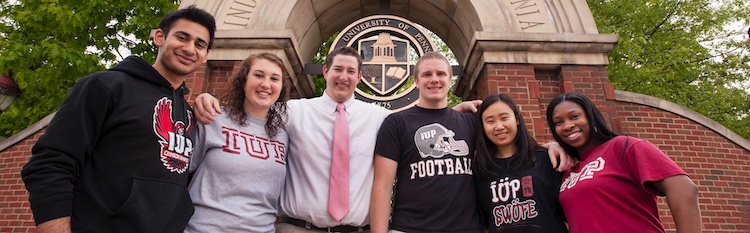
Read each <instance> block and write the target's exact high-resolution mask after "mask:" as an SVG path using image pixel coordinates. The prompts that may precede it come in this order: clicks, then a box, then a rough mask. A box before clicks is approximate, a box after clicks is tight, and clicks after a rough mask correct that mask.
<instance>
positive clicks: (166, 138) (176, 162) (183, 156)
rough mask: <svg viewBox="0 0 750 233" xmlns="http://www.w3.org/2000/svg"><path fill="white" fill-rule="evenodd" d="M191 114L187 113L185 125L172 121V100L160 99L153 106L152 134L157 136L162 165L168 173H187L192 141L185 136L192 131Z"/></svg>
mask: <svg viewBox="0 0 750 233" xmlns="http://www.w3.org/2000/svg"><path fill="white" fill-rule="evenodd" d="M191 115H192V113H191V112H190V111H188V112H187V117H186V118H187V125H185V122H182V121H177V122H175V121H174V120H173V119H172V100H170V99H168V98H167V97H163V98H161V99H160V100H159V101H158V102H156V106H154V133H156V136H159V139H160V140H159V144H161V152H160V153H159V155H160V156H161V161H162V162H163V163H162V164H163V165H164V166H165V167H167V169H169V171H170V172H177V173H180V174H182V173H183V172H185V171H187V168H188V163H189V161H190V155H191V154H192V153H193V141H192V140H190V138H187V137H186V135H187V134H188V133H190V131H192V130H193V129H192V126H191V125H190V122H191V120H190V118H191V117H192V116H191Z"/></svg>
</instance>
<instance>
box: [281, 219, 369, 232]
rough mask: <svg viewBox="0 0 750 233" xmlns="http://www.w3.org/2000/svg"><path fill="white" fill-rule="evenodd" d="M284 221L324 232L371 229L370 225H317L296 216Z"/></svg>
mask: <svg viewBox="0 0 750 233" xmlns="http://www.w3.org/2000/svg"><path fill="white" fill-rule="evenodd" d="M283 222H285V223H289V224H292V225H295V226H298V227H302V228H305V229H308V230H313V231H322V232H341V233H348V232H362V231H365V230H369V229H370V225H367V226H363V227H355V226H348V225H341V226H335V227H316V226H315V225H313V224H312V223H309V222H306V221H304V220H299V219H296V218H284V219H283Z"/></svg>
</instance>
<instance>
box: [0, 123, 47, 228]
mask: <svg viewBox="0 0 750 233" xmlns="http://www.w3.org/2000/svg"><path fill="white" fill-rule="evenodd" d="M42 134H43V131H40V132H37V133H35V134H33V135H32V136H30V137H28V138H26V139H25V140H23V141H21V142H18V143H16V144H15V145H13V146H11V147H9V148H7V149H5V150H2V151H0V232H36V228H35V227H34V218H33V216H32V214H31V209H30V208H29V201H28V200H29V198H28V195H29V193H28V192H27V191H26V188H25V187H24V185H23V181H21V168H23V165H25V164H26V163H27V162H28V161H29V157H31V147H32V146H33V145H34V143H36V140H37V139H38V138H39V136H41V135H42Z"/></svg>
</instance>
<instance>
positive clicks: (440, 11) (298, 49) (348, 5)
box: [181, 0, 616, 96]
mask: <svg viewBox="0 0 750 233" xmlns="http://www.w3.org/2000/svg"><path fill="white" fill-rule="evenodd" d="M389 2H390V5H389V6H390V7H389V12H388V14H392V15H396V16H399V17H403V18H406V19H409V20H412V21H413V22H415V23H418V24H420V25H422V26H425V27H426V28H427V29H429V30H431V31H433V32H435V33H436V34H437V35H438V36H439V37H440V38H442V39H443V41H445V43H446V45H447V46H448V47H449V48H451V50H452V51H453V53H454V54H455V56H456V58H457V60H458V62H459V64H460V65H461V66H462V67H463V69H464V71H465V72H464V73H465V74H466V76H465V77H461V78H460V80H459V86H458V88H457V90H456V93H457V94H458V95H460V96H466V95H468V94H469V90H470V89H471V88H472V87H473V84H474V82H476V80H477V77H478V75H479V72H477V71H475V70H480V69H479V68H481V67H483V66H484V63H485V62H496V61H504V62H517V63H531V64H534V63H535V62H539V63H544V62H542V60H546V59H538V57H539V53H543V52H552V53H556V54H555V55H556V58H557V60H558V61H559V62H566V63H568V64H585V65H605V64H606V63H607V57H606V53H607V52H609V50H611V48H612V47H613V46H614V43H615V42H616V37H614V36H612V35H604V36H603V37H602V36H599V35H598V31H597V29H596V24H595V23H594V20H593V16H592V15H591V12H590V11H589V8H588V5H587V4H586V1H585V0H512V1H479V0H475V1H457V0H435V1H410V0H391V1H389ZM313 3H314V4H313ZM188 5H197V6H198V7H201V8H204V9H206V10H208V11H209V12H211V13H212V14H214V15H215V16H216V19H217V28H218V31H217V34H216V39H217V42H216V43H215V48H214V49H213V51H212V53H211V54H209V56H210V57H209V60H214V61H221V60H238V59H239V58H241V57H242V56H246V55H247V53H248V51H249V50H257V49H266V50H267V49H272V50H273V49H276V50H279V51H278V52H277V53H278V54H280V55H285V56H284V57H283V58H284V59H285V60H287V61H288V62H289V67H288V68H289V69H290V71H292V72H290V73H293V74H297V75H296V77H295V78H296V79H294V82H295V87H296V89H297V90H298V92H299V94H300V95H301V96H307V95H309V94H310V93H311V90H312V87H311V85H312V83H311V81H310V79H309V77H305V76H304V75H300V74H301V73H302V71H303V69H304V64H306V63H309V62H310V61H311V59H312V57H313V56H314V55H315V53H316V52H317V49H318V47H319V46H320V45H321V44H322V43H323V41H325V40H326V39H328V38H329V37H330V36H331V35H333V33H335V32H337V31H339V30H341V29H342V28H344V27H346V25H348V24H350V23H352V22H354V21H356V20H358V19H360V18H363V17H367V16H371V15H375V14H380V13H381V7H380V1H376V0H359V1H351V0H346V1H345V0H329V1H312V0H290V1H271V0H232V1H227V0H218V1H207V0H186V1H183V2H182V5H181V7H186V6H188ZM560 34H569V36H563V37H561V36H559V35H560ZM583 34H589V35H588V37H578V36H574V35H583ZM497 38H500V39H499V40H498V39H497ZM529 40H531V41H534V42H533V43H517V42H518V41H529ZM602 43H603V44H602ZM594 47H595V48H594ZM242 50H248V51H244V52H243V51H242ZM281 50H283V52H281ZM487 52H492V53H490V56H489V57H485V53H487ZM239 60H241V59H239ZM558 61H555V62H558ZM553 65H559V64H553Z"/></svg>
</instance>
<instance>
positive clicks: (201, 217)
mask: <svg viewBox="0 0 750 233" xmlns="http://www.w3.org/2000/svg"><path fill="white" fill-rule="evenodd" d="M248 118H249V120H248V125H247V126H240V125H238V124H235V123H233V122H232V121H231V120H230V119H229V118H228V117H227V114H226V113H224V114H221V115H217V117H216V121H215V122H213V123H212V124H210V125H206V126H203V125H201V127H202V128H201V129H200V131H199V132H200V133H199V134H200V135H199V136H198V139H197V140H196V145H195V151H194V154H193V157H192V158H191V162H190V172H191V173H192V174H193V178H192V181H191V183H190V186H189V188H188V190H189V192H190V198H191V199H192V200H193V204H194V205H195V214H193V216H192V218H191V219H190V222H189V223H188V226H187V228H186V229H185V232H274V231H275V229H274V222H275V221H276V215H277V213H278V199H279V194H280V192H281V189H282V187H283V184H284V178H285V175H286V149H287V144H288V140H289V139H288V137H287V134H286V131H283V130H282V131H281V132H280V133H279V134H278V135H276V137H275V138H274V139H271V138H269V137H268V134H267V133H266V131H265V129H264V128H263V125H264V124H265V122H266V120H265V119H259V118H256V117H253V116H252V115H250V116H249V117H248Z"/></svg>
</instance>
